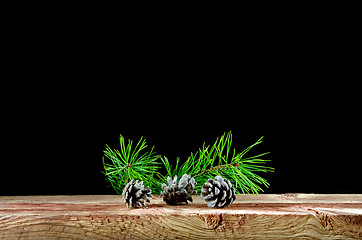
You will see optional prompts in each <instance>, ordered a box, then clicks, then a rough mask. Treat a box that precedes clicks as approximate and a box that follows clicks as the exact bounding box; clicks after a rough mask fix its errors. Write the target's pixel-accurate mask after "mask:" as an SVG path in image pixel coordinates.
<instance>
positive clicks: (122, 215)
mask: <svg viewBox="0 0 362 240" xmlns="http://www.w3.org/2000/svg"><path fill="white" fill-rule="evenodd" d="M193 199H194V202H193V203H190V204H188V205H181V206H169V205H166V204H165V203H164V202H163V201H162V199H160V198H159V197H158V196H154V197H153V198H152V201H151V204H149V205H148V207H146V208H143V209H128V208H126V206H125V204H123V203H122V202H121V198H120V196H113V195H112V196H109V195H107V196H104V195H99V196H98V195H92V196H86V195H83V196H82V195H78V196H4V197H0V239H188V240H190V239H362V195H361V194H357V195H349V194H346V195H333V194H332V195H325V194H282V195H272V194H261V195H257V196H254V195H240V196H237V198H236V201H235V202H234V203H233V204H232V205H230V206H227V207H226V208H222V209H214V208H208V207H207V205H206V203H205V202H204V201H203V200H202V199H201V198H200V197H199V196H196V195H195V196H193Z"/></svg>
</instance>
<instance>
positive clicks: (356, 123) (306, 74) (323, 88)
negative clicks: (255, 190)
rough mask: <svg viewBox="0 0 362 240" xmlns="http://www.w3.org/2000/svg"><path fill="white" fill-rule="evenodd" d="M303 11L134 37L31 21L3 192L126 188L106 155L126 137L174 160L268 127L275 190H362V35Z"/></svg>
mask: <svg viewBox="0 0 362 240" xmlns="http://www.w3.org/2000/svg"><path fill="white" fill-rule="evenodd" d="M254 18H255V17H253V19H252V20H253V21H254V20H255V19H254ZM59 19H63V18H59ZM300 19H301V20H302V22H301V23H298V22H297V21H296V22H290V21H289V20H285V19H283V20H282V21H281V22H279V23H272V22H270V23H269V20H268V21H263V22H262V23H261V24H260V25H259V26H257V27H254V26H250V29H245V28H246V27H247V26H248V25H249V23H250V21H247V23H246V24H243V25H242V26H237V27H236V28H233V27H231V29H229V30H230V31H229V30H227V29H226V26H224V25H222V26H221V28H220V29H219V30H220V31H219V32H218V33H217V34H216V33H215V29H214V28H215V27H216V26H214V25H213V24H210V28H211V29H209V32H208V30H205V32H202V33H201V32H200V31H201V30H200V29H198V30H197V31H195V32H193V33H190V32H188V31H187V30H186V32H185V33H184V34H182V33H180V32H179V31H181V30H180V28H178V27H177V26H172V27H168V28H163V27H162V26H163V24H164V23H163V22H164V21H162V23H160V26H161V27H160V29H159V30H157V29H156V28H155V26H145V25H144V24H146V23H142V24H141V25H139V27H136V28H132V27H130V28H131V29H130V31H129V32H127V33H125V34H124V35H122V36H118V35H116V34H115V33H117V34H119V31H116V30H115V29H119V26H117V27H116V28H112V29H109V30H107V29H106V28H105V25H108V23H107V24H103V25H102V24H99V27H98V28H97V26H98V25H96V24H84V25H83V24H82V26H81V27H73V28H72V26H74V24H73V22H72V23H71V24H69V26H68V27H58V26H57V25H56V24H55V23H54V24H51V26H43V24H44V22H47V21H44V20H41V21H40V23H39V24H32V25H30V26H26V22H23V23H21V24H20V25H19V28H20V27H21V28H22V29H19V28H14V29H15V30H16V32H17V33H21V34H22V35H24V36H17V35H16V34H15V33H14V35H11V36H13V39H11V40H10V41H9V42H10V43H9V44H8V45H6V46H7V49H10V50H11V53H10V54H9V55H7V56H6V65H5V66H3V68H4V69H6V70H7V71H8V74H3V77H5V76H6V79H4V81H3V86H2V88H1V90H2V109H1V112H2V115H1V116H2V120H3V121H2V124H1V126H2V135H1V136H2V140H3V141H2V150H1V151H2V155H1V156H2V157H1V166H0V168H1V169H0V184H1V185H0V194H1V195H24V194H30V195H33V194H113V193H114V192H113V190H112V189H109V188H107V187H106V185H107V183H106V182H105V181H104V176H103V175H102V173H101V171H102V155H103V153H102V151H103V150H104V148H105V145H106V144H109V145H110V146H111V147H113V148H117V147H118V137H119V134H120V133H121V134H122V135H124V136H125V137H126V138H130V139H134V140H138V139H139V138H140V137H141V136H143V137H145V138H146V139H147V141H148V145H150V146H155V151H156V152H157V153H158V154H162V155H165V156H167V157H168V158H169V159H170V160H171V161H172V160H174V159H175V158H176V156H179V157H181V159H182V160H185V159H186V157H187V156H188V154H189V153H190V152H195V151H196V150H197V149H198V147H199V146H201V145H202V143H203V142H206V143H208V144H212V143H213V142H214V140H215V138H216V137H218V136H220V135H222V134H223V133H224V132H227V131H232V133H233V137H234V147H235V148H236V149H238V150H240V149H243V148H244V147H246V146H248V145H250V144H252V143H254V142H255V141H256V140H257V139H258V138H259V137H260V136H264V142H263V143H262V144H261V145H258V146H257V147H256V148H255V149H254V150H253V152H252V153H253V154H258V153H262V152H266V151H268V152H271V154H270V155H269V156H268V157H269V158H270V159H271V160H272V161H271V163H270V164H271V166H273V167H274V168H275V173H270V174H267V175H266V176H265V177H266V178H267V179H268V180H269V182H270V184H271V186H270V188H269V189H265V192H266V193H285V192H305V193H362V192H361V187H360V179H359V175H360V170H359V169H360V167H359V165H360V152H359V149H360V142H361V141H360V139H359V136H360V133H361V131H360V130H361V128H360V122H361V114H360V90H359V89H360V83H359V82H358V81H356V80H358V79H360V71H359V69H360V66H359V65H358V62H357V61H355V60H354V59H356V56H357V57H358V56H360V54H359V53H358V51H359V50H358V47H357V46H359V44H356V43H357V42H358V40H357V41H356V40H355V39H358V38H357V37H355V36H353V34H357V32H356V31H355V29H353V28H352V29H349V30H348V28H347V26H349V24H340V21H339V20H337V21H336V23H335V24H334V23H330V22H325V20H323V21H322V23H323V25H320V26H319V25H316V22H315V21H312V23H311V24H309V25H308V23H306V22H305V17H304V16H303V17H301V18H300ZM249 20H250V19H249ZM62 21H63V20H62ZM328 21H332V19H330V18H328ZM116 22H117V23H118V20H117V21H116ZM232 22H234V21H232ZM322 23H321V24H322ZM64 24H66V23H64V22H61V23H59V25H60V26H63V25H64ZM288 24H289V25H288ZM88 25H89V29H87V28H86V27H87V26H88ZM181 25H182V24H181ZM227 25H228V24H227ZM122 26H123V25H122ZM124 27H125V26H124ZM205 27H206V26H205ZM140 28H142V29H140ZM62 29H63V30H62ZM132 30H134V31H137V32H138V33H140V32H142V33H143V34H144V36H141V37H140V36H138V35H137V34H133V33H131V32H132ZM122 31H123V30H122ZM125 31H126V30H125ZM165 33H166V34H165ZM214 33H215V34H214ZM163 34H165V35H167V38H164V37H162V36H163ZM209 34H210V35H209ZM240 34H241V35H240ZM215 35H218V37H219V38H217V39H216V36H215ZM9 36H10V35H9ZM43 36H46V37H43ZM24 39H26V40H24ZM353 41H356V42H353ZM358 43H359V42H358ZM5 83H6V84H5Z"/></svg>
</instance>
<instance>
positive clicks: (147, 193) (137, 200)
mask: <svg viewBox="0 0 362 240" xmlns="http://www.w3.org/2000/svg"><path fill="white" fill-rule="evenodd" d="M122 196H123V199H124V201H125V203H126V204H127V207H130V204H131V206H132V207H134V208H139V207H143V206H146V203H145V201H146V202H150V197H152V195H151V189H149V188H148V186H147V187H145V186H144V185H143V181H141V182H139V181H138V180H136V181H134V180H133V179H132V180H131V181H130V182H129V183H127V185H126V186H125V187H124V189H123V192H122Z"/></svg>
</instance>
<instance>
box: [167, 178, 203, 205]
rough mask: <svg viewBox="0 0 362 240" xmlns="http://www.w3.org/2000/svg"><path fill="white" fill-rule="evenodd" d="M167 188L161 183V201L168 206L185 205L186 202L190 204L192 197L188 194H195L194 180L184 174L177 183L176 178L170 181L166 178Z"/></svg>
mask: <svg viewBox="0 0 362 240" xmlns="http://www.w3.org/2000/svg"><path fill="white" fill-rule="evenodd" d="M167 183H168V186H167V185H166V184H165V183H162V185H161V187H162V192H161V196H163V200H164V201H165V202H166V203H167V204H170V205H177V204H183V203H185V204H187V203H188V202H187V201H190V202H192V197H191V196H190V195H189V194H195V193H196V190H195V185H196V182H195V179H194V178H193V177H191V176H190V175H187V174H184V175H183V176H182V177H181V179H180V181H179V182H178V183H177V176H175V177H174V179H173V180H172V179H171V178H170V177H169V176H168V177H167Z"/></svg>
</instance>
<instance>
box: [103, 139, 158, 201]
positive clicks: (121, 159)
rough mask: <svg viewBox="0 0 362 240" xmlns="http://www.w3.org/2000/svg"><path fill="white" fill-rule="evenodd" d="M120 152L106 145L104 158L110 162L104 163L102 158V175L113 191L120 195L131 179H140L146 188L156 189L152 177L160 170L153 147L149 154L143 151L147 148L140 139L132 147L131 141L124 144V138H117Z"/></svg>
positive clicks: (143, 140) (156, 182)
mask: <svg viewBox="0 0 362 240" xmlns="http://www.w3.org/2000/svg"><path fill="white" fill-rule="evenodd" d="M119 141H120V146H121V147H120V150H118V149H115V150H112V149H111V148H110V147H109V146H108V145H106V150H104V156H105V157H107V158H108V159H109V160H110V162H108V163H106V162H105V161H104V157H103V166H104V171H105V172H104V174H105V176H106V179H107V180H108V181H109V182H110V184H111V186H112V187H113V189H114V190H115V191H116V192H117V193H118V194H122V190H123V188H124V186H125V185H126V184H127V183H128V182H129V181H131V179H140V180H142V181H144V184H145V185H146V186H150V188H151V189H152V190H154V189H156V188H158V187H157V186H158V184H159V182H158V181H156V178H155V177H154V175H155V173H156V172H157V170H158V169H159V168H160V166H159V165H160V164H161V163H160V162H159V161H158V159H159V158H160V157H161V156H160V155H156V154H155V153H154V152H153V147H152V149H151V151H150V152H145V151H143V150H144V149H145V148H147V145H146V140H145V139H142V138H141V139H140V140H139V141H138V143H137V144H136V146H134V147H133V146H132V144H133V141H132V140H128V143H127V144H126V142H125V139H124V137H123V136H122V135H121V136H120V138H119Z"/></svg>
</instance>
